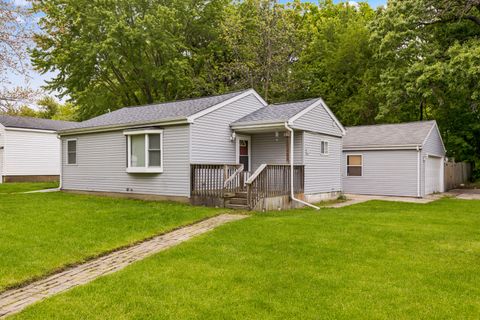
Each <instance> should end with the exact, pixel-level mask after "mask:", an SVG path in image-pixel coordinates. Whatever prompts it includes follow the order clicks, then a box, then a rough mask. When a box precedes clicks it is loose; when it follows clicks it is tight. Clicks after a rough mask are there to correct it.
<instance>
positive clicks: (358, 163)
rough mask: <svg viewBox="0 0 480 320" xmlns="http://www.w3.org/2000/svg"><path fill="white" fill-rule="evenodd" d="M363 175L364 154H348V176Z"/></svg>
mask: <svg viewBox="0 0 480 320" xmlns="http://www.w3.org/2000/svg"><path fill="white" fill-rule="evenodd" d="M362 175H363V156H362V155H347V176H348V177H361V176H362Z"/></svg>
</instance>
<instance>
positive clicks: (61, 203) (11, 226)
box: [0, 192, 224, 291]
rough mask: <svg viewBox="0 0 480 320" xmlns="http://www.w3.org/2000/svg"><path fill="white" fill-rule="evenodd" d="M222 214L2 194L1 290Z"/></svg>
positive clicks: (95, 199)
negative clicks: (181, 226)
mask: <svg viewBox="0 0 480 320" xmlns="http://www.w3.org/2000/svg"><path fill="white" fill-rule="evenodd" d="M223 211H224V210H223ZM220 212H221V211H220V210H218V209H211V208H199V207H192V206H188V205H183V204H176V203H169V202H147V201H139V200H127V199H112V198H102V197H93V196H82V195H73V194H64V193H60V192H55V193H42V194H38V193H36V194H10V195H0V291H2V290H3V289H5V288H6V287H7V286H12V285H16V284H18V283H20V282H23V281H26V280H30V279H32V278H35V277H39V276H42V275H45V274H48V273H50V272H52V271H54V270H56V269H59V268H62V267H63V266H65V265H67V264H72V263H76V262H80V261H83V260H84V259H86V258H88V257H92V256H96V255H98V254H100V253H102V252H105V251H109V250H112V249H115V248H118V247H121V246H125V245H128V244H130V243H133V242H136V241H139V240H142V239H145V238H147V237H150V236H153V235H156V234H158V233H162V232H165V231H168V230H171V229H173V228H176V227H178V226H180V225H185V224H189V223H192V222H194V221H196V220H200V219H202V218H205V217H208V216H212V215H215V214H217V213H220Z"/></svg>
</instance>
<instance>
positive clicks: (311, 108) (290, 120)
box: [288, 98, 347, 135]
mask: <svg viewBox="0 0 480 320" xmlns="http://www.w3.org/2000/svg"><path fill="white" fill-rule="evenodd" d="M318 106H322V107H323V109H324V110H325V111H326V112H327V114H328V115H329V116H330V118H332V120H333V121H334V122H335V124H336V125H337V127H338V128H339V129H340V131H341V132H342V135H345V134H346V133H347V131H346V130H345V128H344V127H343V125H342V124H341V123H340V121H339V120H338V119H337V117H335V115H334V114H333V112H332V110H330V108H329V107H328V106H327V104H326V103H325V101H323V99H322V98H318V100H317V101H315V102H314V103H313V104H312V105H310V106H309V107H307V108H305V109H303V110H302V111H300V112H299V113H297V114H296V115H294V116H293V117H291V118H290V119H288V124H289V125H293V122H295V121H296V120H298V119H299V118H301V117H302V116H304V115H305V114H307V113H308V112H310V111H311V110H313V109H315V108H316V107H318Z"/></svg>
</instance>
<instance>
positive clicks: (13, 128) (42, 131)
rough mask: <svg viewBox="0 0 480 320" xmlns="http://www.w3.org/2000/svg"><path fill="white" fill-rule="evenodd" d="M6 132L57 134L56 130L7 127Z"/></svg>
mask: <svg viewBox="0 0 480 320" xmlns="http://www.w3.org/2000/svg"><path fill="white" fill-rule="evenodd" d="M5 130H6V131H23V132H38V133H56V131H55V130H42V129H28V128H15V127H5Z"/></svg>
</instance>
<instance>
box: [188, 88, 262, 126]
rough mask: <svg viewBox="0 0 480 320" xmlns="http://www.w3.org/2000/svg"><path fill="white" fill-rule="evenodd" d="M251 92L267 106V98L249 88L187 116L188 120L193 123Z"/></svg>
mask: <svg viewBox="0 0 480 320" xmlns="http://www.w3.org/2000/svg"><path fill="white" fill-rule="evenodd" d="M251 94H253V95H254V96H255V97H256V98H257V99H258V100H259V101H260V102H261V103H262V104H263V106H264V107H266V106H267V102H265V100H263V98H262V97H261V96H260V95H259V94H258V93H257V92H256V91H255V90H253V89H250V90H247V91H245V92H242V93H239V94H238V95H236V96H235V97H233V98H230V99H228V100H225V101H223V102H220V103H219V104H216V105H214V106H211V107H210V108H207V109H205V110H202V111H200V112H197V113H195V114H192V115H191V116H189V117H188V118H187V120H188V122H189V123H193V122H194V121H195V120H196V119H198V118H200V117H203V116H204V115H207V114H209V113H211V112H213V111H215V110H218V109H220V108H223V107H224V106H226V105H229V104H230V103H232V102H235V101H237V100H240V99H242V98H245V97H247V96H249V95H251Z"/></svg>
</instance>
